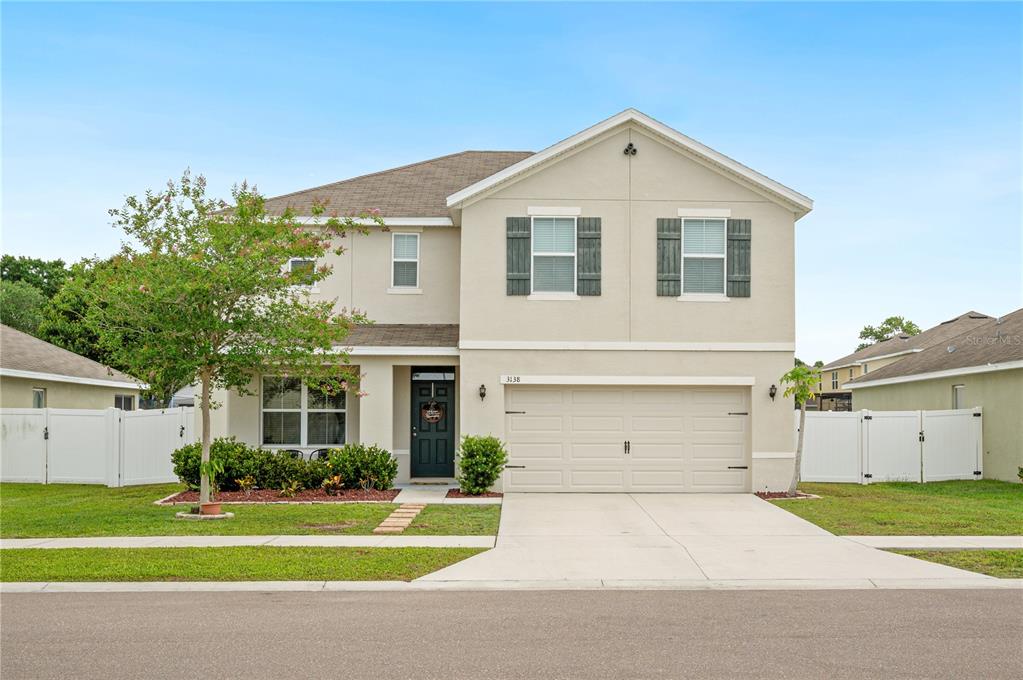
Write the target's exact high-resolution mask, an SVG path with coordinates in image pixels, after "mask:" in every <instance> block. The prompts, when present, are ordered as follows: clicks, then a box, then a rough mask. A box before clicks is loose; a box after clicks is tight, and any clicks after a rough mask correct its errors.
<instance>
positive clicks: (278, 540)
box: [0, 535, 495, 549]
mask: <svg viewBox="0 0 1023 680" xmlns="http://www.w3.org/2000/svg"><path fill="white" fill-rule="evenodd" d="M494 542H495V537H494V536H310V535H303V536H91V537H88V538H3V539H0V549H13V548H215V547H225V546H239V545H273V546H303V547H307V546H308V547H324V548H492V547H494Z"/></svg>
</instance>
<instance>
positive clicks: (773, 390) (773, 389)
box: [767, 385, 778, 401]
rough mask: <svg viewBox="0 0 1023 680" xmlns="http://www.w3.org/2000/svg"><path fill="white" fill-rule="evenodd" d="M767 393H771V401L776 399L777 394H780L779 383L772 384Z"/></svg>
mask: <svg viewBox="0 0 1023 680" xmlns="http://www.w3.org/2000/svg"><path fill="white" fill-rule="evenodd" d="M767 394H769V395H770V397H771V401H774V398H775V396H777V394H778V386H777V385H771V386H770V387H769V388H768V389H767Z"/></svg>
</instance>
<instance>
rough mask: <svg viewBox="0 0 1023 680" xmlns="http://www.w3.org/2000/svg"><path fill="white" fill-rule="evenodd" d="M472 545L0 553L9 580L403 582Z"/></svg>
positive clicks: (0, 570)
mask: <svg viewBox="0 0 1023 680" xmlns="http://www.w3.org/2000/svg"><path fill="white" fill-rule="evenodd" d="M480 552H483V551H482V550H480V549H476V548H287V547H268V546H257V547H228V548H66V549H59V550H58V549H53V550H33V549H19V550H4V551H3V553H2V555H0V580H2V581H4V582H12V581H410V580H412V579H415V578H418V577H420V576H423V575H425V574H429V573H430V572H433V571H437V570H438V569H441V568H443V567H446V566H448V565H450V564H454V563H455V562H460V561H462V560H464V559H466V558H467V557H472V556H473V555H476V554H477V553H480Z"/></svg>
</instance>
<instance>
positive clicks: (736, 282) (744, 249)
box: [725, 220, 751, 297]
mask: <svg viewBox="0 0 1023 680" xmlns="http://www.w3.org/2000/svg"><path fill="white" fill-rule="evenodd" d="M750 227H751V222H750V220H728V249H727V250H726V258H725V259H726V260H727V261H728V274H727V277H726V278H727V285H726V287H725V294H726V295H728V297H749V296H750Z"/></svg>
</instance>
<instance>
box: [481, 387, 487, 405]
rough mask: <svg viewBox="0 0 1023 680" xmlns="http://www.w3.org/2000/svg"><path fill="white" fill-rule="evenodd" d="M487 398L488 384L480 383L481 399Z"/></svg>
mask: <svg viewBox="0 0 1023 680" xmlns="http://www.w3.org/2000/svg"><path fill="white" fill-rule="evenodd" d="M486 398H487V386H486V385H480V401H483V400H484V399H486Z"/></svg>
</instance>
